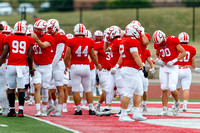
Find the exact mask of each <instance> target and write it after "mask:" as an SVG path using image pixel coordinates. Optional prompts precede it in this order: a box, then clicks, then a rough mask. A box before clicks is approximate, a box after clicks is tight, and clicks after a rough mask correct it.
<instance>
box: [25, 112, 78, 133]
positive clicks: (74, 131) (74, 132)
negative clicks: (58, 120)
mask: <svg viewBox="0 0 200 133" xmlns="http://www.w3.org/2000/svg"><path fill="white" fill-rule="evenodd" d="M24 116H27V117H30V118H33V119H36V120H38V121H42V122H45V123H47V124H50V125H53V126H56V127H59V128H62V129H64V130H68V131H71V132H73V133H80V132H79V131H77V130H74V129H70V128H68V127H65V126H62V125H58V124H55V123H52V122H50V121H47V120H43V119H40V118H38V117H33V116H30V115H26V114H24Z"/></svg>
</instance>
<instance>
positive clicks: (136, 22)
mask: <svg viewBox="0 0 200 133" xmlns="http://www.w3.org/2000/svg"><path fill="white" fill-rule="evenodd" d="M130 24H137V25H139V26H142V25H141V23H140V22H139V21H137V20H133V21H131V23H130Z"/></svg>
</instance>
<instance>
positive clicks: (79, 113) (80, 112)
mask: <svg viewBox="0 0 200 133" xmlns="http://www.w3.org/2000/svg"><path fill="white" fill-rule="evenodd" d="M74 115H82V110H80V111H79V112H77V110H76V111H75V113H74Z"/></svg>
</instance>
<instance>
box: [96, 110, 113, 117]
mask: <svg viewBox="0 0 200 133" xmlns="http://www.w3.org/2000/svg"><path fill="white" fill-rule="evenodd" d="M96 115H97V116H110V115H111V110H110V109H104V110H103V111H102V112H96Z"/></svg>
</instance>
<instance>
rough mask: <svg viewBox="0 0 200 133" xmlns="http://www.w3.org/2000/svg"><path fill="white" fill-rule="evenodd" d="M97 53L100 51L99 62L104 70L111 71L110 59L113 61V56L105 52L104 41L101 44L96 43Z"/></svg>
mask: <svg viewBox="0 0 200 133" xmlns="http://www.w3.org/2000/svg"><path fill="white" fill-rule="evenodd" d="M94 49H95V50H96V51H98V54H97V56H98V62H99V64H101V66H102V68H104V69H107V70H110V69H111V65H110V59H111V54H110V52H104V41H101V42H96V43H95V48H94Z"/></svg>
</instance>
